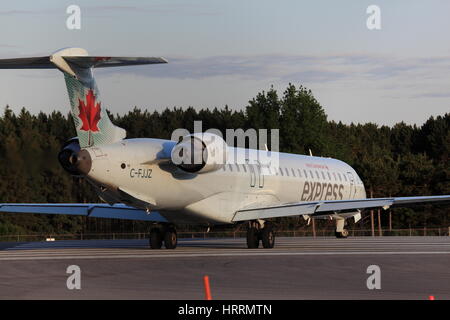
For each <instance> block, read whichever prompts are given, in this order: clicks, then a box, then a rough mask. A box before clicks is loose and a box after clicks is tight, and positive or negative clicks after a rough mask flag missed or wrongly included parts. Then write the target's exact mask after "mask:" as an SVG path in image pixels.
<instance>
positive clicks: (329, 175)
mask: <svg viewBox="0 0 450 320" xmlns="http://www.w3.org/2000/svg"><path fill="white" fill-rule="evenodd" d="M327 174H328V179H329V180H330V181H331V174H330V173H329V172H327Z"/></svg>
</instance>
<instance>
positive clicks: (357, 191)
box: [86, 139, 366, 224]
mask: <svg viewBox="0 0 450 320" xmlns="http://www.w3.org/2000/svg"><path fill="white" fill-rule="evenodd" d="M175 144H176V142H174V141H170V140H160V139H129V140H123V141H121V142H118V143H114V144H109V145H103V146H98V147H91V148H87V149H86V150H87V151H88V152H89V154H90V156H91V158H92V168H91V170H90V172H89V174H88V175H87V179H88V180H89V181H90V182H92V183H93V184H94V185H95V186H97V187H98V189H97V190H98V192H99V195H100V197H102V198H103V199H104V200H105V201H108V202H110V203H114V202H123V203H126V204H128V205H132V206H135V207H139V208H144V209H149V210H157V211H158V212H160V213H161V214H162V215H163V216H164V217H165V218H166V219H167V220H169V221H171V222H173V223H198V224H226V223H232V222H233V217H234V214H235V212H236V211H237V210H240V209H244V208H251V207H256V206H262V205H277V204H281V203H290V202H301V201H314V200H341V199H362V198H366V192H365V189H364V185H363V183H362V181H361V179H360V178H359V177H358V175H357V173H356V172H355V170H354V169H353V168H352V167H350V166H349V165H348V164H346V163H344V162H342V161H339V160H336V159H332V158H322V157H313V156H304V155H296V154H288V153H277V154H275V153H272V155H277V156H278V159H279V162H278V163H277V166H273V165H269V166H262V165H260V164H259V163H258V161H257V160H256V159H252V156H251V155H248V150H244V149H239V148H236V149H234V150H235V151H236V152H237V153H238V154H239V153H246V154H247V156H245V158H246V159H245V161H244V163H240V164H236V163H231V162H230V163H227V164H225V165H224V166H223V167H222V168H221V169H219V170H216V171H212V172H205V173H200V174H195V173H187V172H184V171H183V170H181V169H179V168H177V167H175V166H174V165H173V164H171V163H170V152H171V150H172V148H173V147H174V146H175ZM229 148H231V147H229ZM260 152H262V151H260Z"/></svg>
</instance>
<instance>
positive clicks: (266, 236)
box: [261, 226, 275, 249]
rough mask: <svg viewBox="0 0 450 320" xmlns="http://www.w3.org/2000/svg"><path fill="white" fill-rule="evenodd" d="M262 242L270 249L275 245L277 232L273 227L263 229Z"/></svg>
mask: <svg viewBox="0 0 450 320" xmlns="http://www.w3.org/2000/svg"><path fill="white" fill-rule="evenodd" d="M261 242H262V245H263V247H264V248H266V249H270V248H273V247H274V245H275V233H274V232H273V229H272V228H271V227H269V226H268V227H265V228H264V229H262V231H261Z"/></svg>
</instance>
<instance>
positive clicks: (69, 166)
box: [58, 138, 92, 176]
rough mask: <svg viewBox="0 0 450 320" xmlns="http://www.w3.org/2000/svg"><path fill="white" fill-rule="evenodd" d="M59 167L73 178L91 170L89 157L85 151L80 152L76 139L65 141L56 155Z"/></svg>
mask: <svg viewBox="0 0 450 320" xmlns="http://www.w3.org/2000/svg"><path fill="white" fill-rule="evenodd" d="M58 160H59V163H60V164H61V166H62V167H63V168H64V170H66V171H67V172H68V173H70V174H71V175H73V176H82V175H85V174H87V173H88V172H89V171H90V170H91V165H92V161H91V156H90V155H89V152H87V151H86V150H80V143H79V141H78V138H72V139H69V140H67V141H66V143H64V145H63V146H62V148H61V151H60V152H59V153H58Z"/></svg>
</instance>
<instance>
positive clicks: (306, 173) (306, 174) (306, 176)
mask: <svg viewBox="0 0 450 320" xmlns="http://www.w3.org/2000/svg"><path fill="white" fill-rule="evenodd" d="M303 173H304V174H305V178H306V179H308V172H306V170H303Z"/></svg>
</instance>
